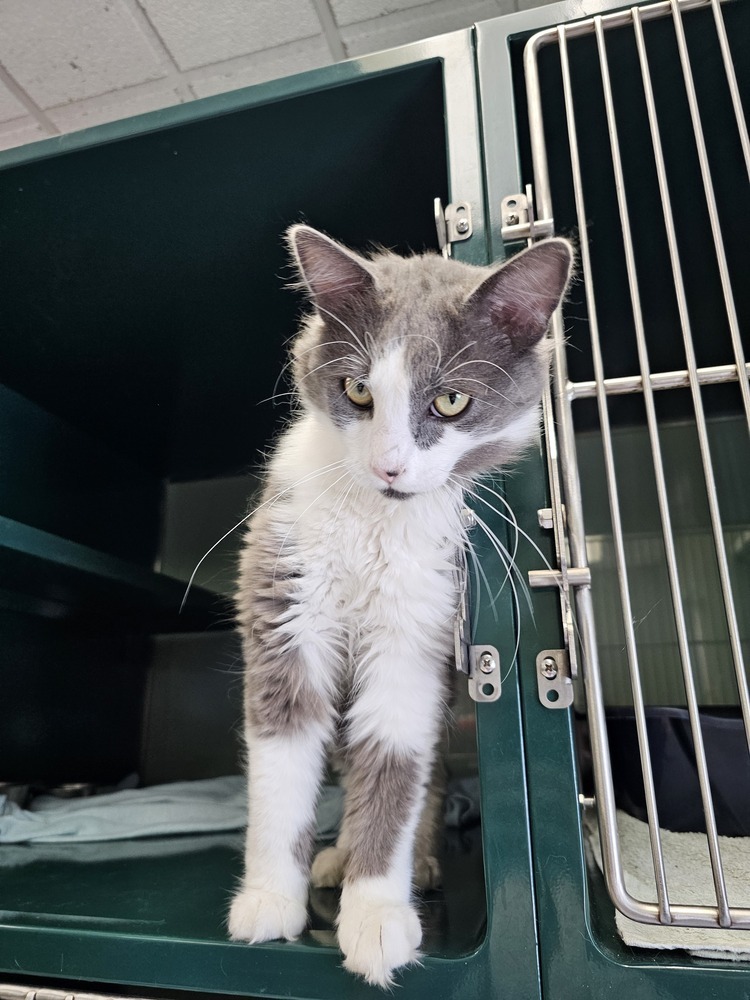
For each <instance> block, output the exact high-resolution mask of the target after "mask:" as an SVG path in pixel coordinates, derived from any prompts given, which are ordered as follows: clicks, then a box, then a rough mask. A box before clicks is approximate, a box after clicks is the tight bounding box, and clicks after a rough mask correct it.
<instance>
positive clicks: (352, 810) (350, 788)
mask: <svg viewBox="0 0 750 1000" xmlns="http://www.w3.org/2000/svg"><path fill="white" fill-rule="evenodd" d="M350 753H351V771H350V772H349V775H348V783H347V796H346V806H345V816H344V824H345V825H346V828H347V833H348V837H349V851H350V853H349V861H348V864H347V871H346V878H347V880H352V879H359V878H373V877H377V876H381V875H385V873H386V872H387V871H388V867H389V865H390V863H391V859H392V857H393V847H394V843H395V841H396V839H397V837H398V832H399V831H400V830H401V829H402V827H403V826H404V825H405V824H406V822H407V819H408V817H409V814H410V813H411V811H412V809H413V807H414V802H415V799H416V795H417V788H418V773H419V772H418V767H417V764H416V763H415V761H414V760H412V759H411V758H409V757H404V756H401V755H398V754H395V753H393V752H392V751H390V750H387V749H386V748H385V747H384V746H383V745H382V744H381V743H375V742H368V743H363V744H360V745H359V746H357V747H353V748H352V749H351V751H350Z"/></svg>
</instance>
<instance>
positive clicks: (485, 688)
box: [453, 507, 501, 702]
mask: <svg viewBox="0 0 750 1000" xmlns="http://www.w3.org/2000/svg"><path fill="white" fill-rule="evenodd" d="M463 521H464V527H465V528H466V529H467V530H469V529H471V528H472V527H474V525H475V524H476V519H475V517H474V514H473V512H472V511H471V510H470V509H469V508H468V507H466V508H464V511H463ZM455 581H456V591H457V593H458V607H457V609H456V617H455V620H454V623H453V643H454V653H455V659H456V670H458V672H459V673H461V674H464V675H465V676H466V677H467V678H468V688H469V696H470V697H471V698H472V699H473V700H474V701H478V702H486V701H497V699H498V698H499V697H500V693H501V685H500V654H499V653H498V651H497V649H496V648H495V647H494V646H490V645H488V644H487V643H484V644H481V645H479V644H474V643H472V641H471V635H470V632H471V630H470V628H469V573H468V567H467V564H466V550H465V549H463V548H459V550H458V551H457V552H456V567H455Z"/></svg>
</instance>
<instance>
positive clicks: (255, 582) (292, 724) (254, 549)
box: [235, 483, 333, 736]
mask: <svg viewBox="0 0 750 1000" xmlns="http://www.w3.org/2000/svg"><path fill="white" fill-rule="evenodd" d="M275 492H276V491H274V489H273V488H272V485H271V484H270V483H269V484H268V486H267V488H266V491H265V493H264V497H263V499H264V500H266V499H268V498H270V497H272V496H273V495H274V493H275ZM280 542H281V539H279V538H278V537H277V535H276V534H275V533H274V530H273V521H272V518H271V515H270V509H269V508H268V507H266V508H264V509H262V510H259V511H258V512H257V513H256V514H255V515H254V517H253V522H252V530H251V531H250V533H249V535H248V537H247V540H246V543H245V546H244V548H243V551H242V556H241V563H240V578H239V587H238V591H237V594H236V598H235V601H236V607H237V620H238V622H239V625H240V630H241V633H242V640H243V651H244V660H245V714H246V719H247V721H248V723H249V724H250V725H251V726H252V727H253V729H254V731H255V732H256V733H257V734H258V735H259V736H275V735H285V734H287V735H288V734H290V733H294V732H300V731H303V730H304V729H306V728H307V727H309V726H310V725H311V724H313V723H323V722H326V721H329V720H330V719H332V717H333V709H332V707H331V706H330V705H328V704H326V702H325V701H324V700H323V698H322V697H321V696H320V694H319V693H318V692H317V691H316V690H314V688H313V687H312V685H311V684H310V682H309V680H308V679H307V671H306V666H305V663H304V657H303V653H302V652H301V650H300V649H298V648H296V647H294V646H292V645H290V643H289V637H288V636H287V635H286V634H285V632H284V630H283V629H282V628H280V626H282V625H283V624H284V623H285V622H288V621H290V620H291V619H292V618H293V617H294V615H295V614H296V612H297V607H298V604H297V594H298V588H299V581H300V579H301V575H302V573H303V568H302V567H301V566H299V565H298V563H297V559H296V556H295V552H294V548H293V545H292V546H290V545H289V540H287V541H286V542H285V544H284V550H283V551H282V552H280V551H279V548H280Z"/></svg>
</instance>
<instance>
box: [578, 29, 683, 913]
mask: <svg viewBox="0 0 750 1000" xmlns="http://www.w3.org/2000/svg"><path fill="white" fill-rule="evenodd" d="M597 23H598V24H599V31H601V30H602V29H601V24H600V21H599V19H597V18H595V19H594V24H595V28H596V25H597ZM558 37H559V46H560V63H561V68H562V80H563V95H564V99H565V115H566V121H567V126H568V144H569V147H570V162H571V167H572V174H573V192H574V195H575V205H576V217H577V222H578V230H579V233H580V247H581V265H582V271H583V276H584V287H585V291H586V305H587V314H588V325H589V334H590V340H591V354H592V360H593V365H594V378H595V381H596V385H597V393H596V398H597V404H598V411H599V422H600V425H601V434H602V448H603V452H604V467H605V474H606V481H607V496H608V501H609V509H610V514H611V519H612V536H613V542H614V550H615V563H616V567H617V581H618V586H619V591H620V605H621V608H622V624H623V629H624V632H625V646H626V650H627V658H628V667H629V670H630V677H631V688H632V690H633V707H634V711H635V718H636V731H637V734H638V744H639V748H640V752H641V762H642V767H643V769H644V770H643V779H644V787H645V791H646V813H647V818H648V826H649V838H650V841H651V852H652V859H653V864H654V878H655V883H656V892H657V898H658V902H659V916H660V920H661V921H662V922H664V923H670V922H671V915H670V911H669V899H668V896H667V890H666V874H665V870H664V858H663V855H662V850H661V841H660V839H659V832H658V812H657V809H656V791H655V788H654V781H653V775H652V771H651V763H650V759H651V758H650V754H649V748H648V734H647V730H646V714H645V709H644V705H643V694H642V690H641V684H640V677H639V669H638V650H637V647H636V641H635V628H634V626H633V608H632V604H631V600H630V583H629V579H628V568H627V559H626V556H625V534H624V530H623V526H622V517H621V514H620V498H619V489H618V484H617V473H616V469H615V456H614V445H613V440H612V431H611V427H610V423H609V411H608V406H607V396H606V393H605V392H604V388H603V385H602V383H603V382H604V361H603V358H602V352H601V340H600V336H599V321H598V314H597V307H596V297H595V292H594V281H593V273H592V269H591V258H590V253H589V242H588V230H587V215H586V205H585V198H584V191H583V175H582V172H581V163H580V155H579V149H578V132H577V124H576V116H575V105H574V100H573V87H572V80H571V76H570V63H569V59H568V44H567V37H566V30H565V28H563V27H560V28H559V29H558Z"/></svg>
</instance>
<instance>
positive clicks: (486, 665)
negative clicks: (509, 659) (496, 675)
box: [479, 653, 495, 674]
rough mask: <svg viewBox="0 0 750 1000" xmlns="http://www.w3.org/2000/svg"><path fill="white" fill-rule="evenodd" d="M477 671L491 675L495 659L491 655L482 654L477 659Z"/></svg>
mask: <svg viewBox="0 0 750 1000" xmlns="http://www.w3.org/2000/svg"><path fill="white" fill-rule="evenodd" d="M479 669H480V670H481V671H482V673H483V674H491V673H492V671H493V670H494V669H495V657H494V656H493V655H492V654H491V653H482V655H481V656H480V657H479Z"/></svg>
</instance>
